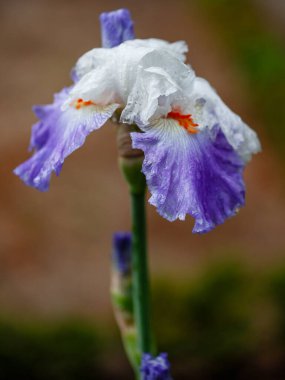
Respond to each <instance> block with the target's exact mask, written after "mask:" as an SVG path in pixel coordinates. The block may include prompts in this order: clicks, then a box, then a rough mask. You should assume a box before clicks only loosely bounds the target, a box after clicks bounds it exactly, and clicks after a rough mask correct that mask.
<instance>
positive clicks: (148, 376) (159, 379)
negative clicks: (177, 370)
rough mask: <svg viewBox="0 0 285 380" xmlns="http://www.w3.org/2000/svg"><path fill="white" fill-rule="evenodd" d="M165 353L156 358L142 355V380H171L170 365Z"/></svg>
mask: <svg viewBox="0 0 285 380" xmlns="http://www.w3.org/2000/svg"><path fill="white" fill-rule="evenodd" d="M167 356H168V355H167V354H166V353H162V354H160V355H158V356H157V357H153V356H151V355H150V354H144V355H143V358H142V364H141V369H140V371H141V374H142V380H171V379H172V378H171V376H170V363H169V361H168V358H167Z"/></svg>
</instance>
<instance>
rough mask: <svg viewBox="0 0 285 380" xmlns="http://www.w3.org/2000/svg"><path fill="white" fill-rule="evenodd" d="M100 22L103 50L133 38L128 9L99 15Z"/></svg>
mask: <svg viewBox="0 0 285 380" xmlns="http://www.w3.org/2000/svg"><path fill="white" fill-rule="evenodd" d="M100 22H101V35H102V46H103V47H104V48H112V47H115V46H118V45H120V44H121V43H122V42H124V41H127V40H133V39H134V38H135V34H134V24H133V21H132V18H131V14H130V11H129V10H128V9H118V10H117V11H113V12H104V13H101V15H100Z"/></svg>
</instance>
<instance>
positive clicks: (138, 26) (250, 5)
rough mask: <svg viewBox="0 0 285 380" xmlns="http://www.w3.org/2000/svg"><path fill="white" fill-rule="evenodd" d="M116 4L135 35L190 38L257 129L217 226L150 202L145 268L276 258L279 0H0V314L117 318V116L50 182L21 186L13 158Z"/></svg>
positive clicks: (280, 214) (204, 72) (167, 271)
mask: <svg viewBox="0 0 285 380" xmlns="http://www.w3.org/2000/svg"><path fill="white" fill-rule="evenodd" d="M120 7H127V8H129V9H130V11H131V13H132V16H133V19H134V20H135V30H136V35H137V37H138V38H149V37H157V38H162V39H166V40H169V41H176V40H180V39H182V40H186V41H187V43H188V44H189V54H188V57H189V62H190V63H191V65H192V66H193V68H194V69H195V71H196V72H197V74H198V75H200V76H203V77H205V78H207V79H208V80H209V81H210V82H211V84H212V85H213V86H214V87H215V88H216V89H217V91H218V92H219V94H220V95H221V97H222V98H223V99H224V101H225V102H226V103H227V104H228V105H229V106H230V107H231V108H232V109H233V110H234V111H235V112H237V113H238V114H240V115H241V116H242V118H243V119H244V120H245V121H246V122H247V123H248V124H249V125H250V126H252V127H253V128H254V129H255V130H256V131H257V132H258V133H259V136H260V139H261V142H262V146H263V152H262V154H259V155H257V156H256V157H254V159H253V161H252V162H251V163H250V164H249V165H248V167H247V169H246V173H245V177H246V178H245V179H246V185H247V205H246V207H245V208H244V209H242V210H241V211H240V213H239V215H238V216H237V217H235V218H233V219H231V220H229V221H227V223H226V224H224V225H222V226H220V227H218V228H217V229H215V230H214V231H213V232H210V233H209V234H207V235H202V236H195V235H192V233H191V230H192V225H193V221H192V220H191V219H190V218H188V219H187V220H186V222H175V223H169V222H167V221H165V220H163V219H162V218H161V217H160V216H159V215H158V214H157V213H156V211H155V209H154V208H153V207H151V206H149V207H148V235H149V252H150V266H151V272H152V275H153V278H154V279H155V278H157V277H163V276H165V277H166V276H169V277H168V278H169V279H170V280H169V281H172V282H173V283H175V281H176V279H177V280H178V279H179V281H180V280H181V279H186V280H187V279H189V278H191V277H192V276H195V275H196V273H200V272H201V271H203V268H204V267H205V266H206V265H208V263H210V262H214V261H216V260H220V259H222V260H223V259H224V258H225V259H226V260H227V259H233V260H236V259H237V260H238V261H242V262H243V263H245V265H247V266H248V267H249V268H250V270H251V271H252V273H259V272H262V271H263V270H264V269H266V268H268V267H271V266H274V265H276V266H279V265H281V264H282V262H284V259H285V233H284V227H285V222H284V212H285V201H284V157H285V156H284V143H283V142H282V141H283V139H284V136H285V135H284V131H283V130H284V123H283V124H282V121H283V122H284V117H283V116H284V110H282V107H283V108H284V106H283V105H282V102H281V100H282V97H283V101H284V92H283V89H284V77H282V76H280V74H279V72H280V73H281V74H282V73H284V65H283V63H284V62H285V61H282V59H284V39H285V28H284V19H285V9H284V8H285V7H284V2H283V1H282V0H280V1H277V0H276V1H270V2H269V1H261V0H260V1H257V0H256V1H250V0H242V1H237V0H235V1H232V2H230V1H226V0H219V1H217V2H215V1H210V0H207V1H206V0H203V1H201V2H199V1H190V0H188V1H187V0H184V1H182V0H176V1H174V0H168V1H167V0H163V1H162V0H158V1H150V0H144V1H136V2H135V1H120V0H118V1H115V0H113V1H112V0H105V1H104V2H103V1H102V2H100V1H96V0H92V1H91V0H90V1H89V0H81V1H78V0H77V1H73V0H57V1H55V0H54V1H53V0H50V1H48V0H10V1H4V0H2V1H1V2H0V31H1V33H0V42H1V60H0V65H1V67H0V76H1V78H0V79H1V80H0V83H1V92H0V119H1V140H0V155H1V171H0V176H1V187H0V204H1V214H0V242H1V243H0V313H2V314H3V315H5V316H13V318H17V316H19V315H20V316H21V318H24V319H27V320H29V318H30V317H32V318H37V319H42V318H43V319H52V320H54V319H57V318H62V317H66V316H81V317H82V318H89V319H92V320H94V321H95V320H96V321H99V322H98V323H101V322H102V321H103V322H104V323H106V321H108V320H109V321H110V323H114V322H113V319H112V318H113V317H112V311H111V305H110V300H109V272H110V250H111V237H112V234H113V232H114V231H118V230H128V229H129V228H130V221H129V213H130V210H129V203H128V194H127V189H126V185H125V183H124V182H123V180H122V178H121V175H120V173H119V171H118V168H117V159H116V156H117V154H116V145H115V127H114V126H112V125H111V124H107V125H106V126H105V127H104V128H102V129H101V130H100V131H98V132H96V133H93V134H92V135H91V136H90V137H88V139H87V142H86V143H85V145H84V147H83V148H82V149H80V150H78V151H76V152H75V153H74V154H73V155H72V156H71V157H69V158H68V159H67V160H66V162H65V164H64V168H63V170H62V173H61V175H60V177H59V178H55V177H54V178H53V180H52V183H51V189H50V191H49V192H47V193H44V194H43V193H39V192H37V191H36V190H34V189H31V188H28V187H26V186H24V185H23V183H21V181H20V180H19V179H18V178H17V177H15V176H14V175H13V174H12V170H13V168H14V167H15V166H17V165H18V164H19V163H20V162H22V161H23V160H25V159H27V158H28V156H29V153H27V147H28V142H29V137H30V126H31V125H32V124H33V123H34V122H35V117H34V115H33V113H32V111H31V106H32V105H33V104H44V103H49V102H51V101H52V95H53V93H54V92H56V91H58V90H59V89H61V88H62V87H63V86H66V85H68V84H69V83H70V79H69V72H70V69H71V68H72V66H73V64H74V63H75V61H76V59H77V58H78V57H79V56H80V55H81V54H83V53H84V52H85V51H86V50H89V49H91V48H93V47H95V46H100V28H99V22H98V15H99V14H100V13H101V12H102V11H109V10H113V9H117V8H120ZM246 7H247V8H246ZM245 11H246V12H245ZM244 12H245V13H246V14H244ZM248 17H250V19H249V20H248V19H247V18H248ZM247 28H248V29H247ZM252 29H253V30H252ZM254 33H255V34H256V36H257V39H253V40H252V41H251V39H252V38H253V36H255V34H254ZM263 40H265V42H264V41H263ZM243 43H244V45H243ZM263 43H264V46H265V47H266V48H265V49H264V48H263ZM244 46H245V47H244ZM248 46H249V48H248ZM275 47H276V49H277V50H278V52H277V53H276V51H275V50H276V49H275ZM257 48H259V49H260V51H259V50H258V49H257ZM267 48H268V51H267V50H266V49H267ZM256 49H257V50H256ZM272 49H273V50H272ZM274 49H275V50H274ZM271 50H272V52H271ZM264 51H265V57H266V60H265V62H263V61H262V59H263V58H264V54H263V52H264ZM279 51H280V52H281V53H280V56H279V55H278V54H279ZM270 54H271V55H270ZM282 54H283V55H282ZM259 57H262V58H261V59H260V58H259ZM244 58H245V59H244ZM275 61H276V62H275ZM260 64H261V65H263V66H264V67H263V66H262V67H261V68H260V67H259V65H260ZM255 65H257V66H255ZM268 65H269V67H268ZM278 70H279V71H278ZM282 70H283V71H282ZM276 73H277V74H278V75H279V76H278V77H277V79H276V75H277V74H276ZM272 78H273V79H272ZM282 86H283V87H282ZM278 91H279V92H278ZM279 93H280V94H281V95H282V96H281V97H279V98H278V96H279ZM268 104H269V105H268ZM270 107H271V108H270ZM265 112H266V113H265ZM270 112H271V113H270ZM282 112H283V114H282ZM271 115H273V116H272V117H271ZM280 115H281V116H280ZM282 115H283V116H282ZM279 116H280V117H279ZM278 117H279V119H278ZM282 117H283V119H282ZM276 118H277V119H276ZM275 120H276V122H275ZM270 121H271V122H272V121H274V122H272V124H274V125H273V127H271V124H270ZM282 129H283V130H282ZM271 131H272V133H271ZM282 144H283V145H282ZM154 281H155V280H154ZM100 321H101V322H100ZM0 374H1V372H0ZM284 376H285V375H284ZM98 378H99V377H98ZM185 378H188V377H185ZM226 378H227V377H226ZM228 378H229V379H230V378H233V377H228ZM276 378H277V377H276ZM1 379H2V378H1Z"/></svg>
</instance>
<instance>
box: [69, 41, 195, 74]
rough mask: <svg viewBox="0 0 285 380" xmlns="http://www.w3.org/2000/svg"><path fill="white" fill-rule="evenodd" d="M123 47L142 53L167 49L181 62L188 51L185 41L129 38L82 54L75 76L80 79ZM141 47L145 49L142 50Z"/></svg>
mask: <svg viewBox="0 0 285 380" xmlns="http://www.w3.org/2000/svg"><path fill="white" fill-rule="evenodd" d="M124 47H126V50H128V51H130V50H135V49H137V48H139V49H140V53H141V54H144V52H149V51H151V50H164V51H167V52H168V53H169V54H171V55H173V56H175V57H176V58H177V59H179V60H180V61H182V62H184V61H185V60H186V56H185V54H186V53H187V52H188V46H187V44H186V42H185V41H177V42H173V43H169V42H167V41H164V40H160V39H157V38H149V39H146V40H139V39H136V40H129V41H126V42H124V43H123V44H121V45H119V46H117V47H115V48H113V49H104V48H97V49H92V50H90V51H88V52H87V53H85V54H83V55H82V56H81V57H80V58H79V59H78V61H77V63H76V65H75V67H74V72H75V74H76V77H77V78H78V79H81V78H82V77H83V76H84V75H85V74H87V73H89V72H90V71H91V70H93V69H95V68H97V67H98V66H100V65H103V64H105V63H106V62H107V61H108V60H110V59H114V58H115V57H116V55H117V50H119V51H120V50H123V51H124V50H125V49H124ZM143 48H144V49H145V50H143ZM113 53H114V54H113ZM136 53H138V50H136ZM139 55H140V54H139Z"/></svg>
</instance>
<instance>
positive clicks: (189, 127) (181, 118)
mask: <svg viewBox="0 0 285 380" xmlns="http://www.w3.org/2000/svg"><path fill="white" fill-rule="evenodd" d="M166 117H167V119H173V120H176V121H177V122H178V124H179V125H181V127H183V128H184V129H186V131H187V132H189V133H193V134H195V133H198V132H199V130H198V129H197V127H198V126H199V124H197V123H194V121H193V119H192V115H191V114H188V115H182V114H181V113H180V112H176V111H171V112H169V113H168V114H167V116H166Z"/></svg>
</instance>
